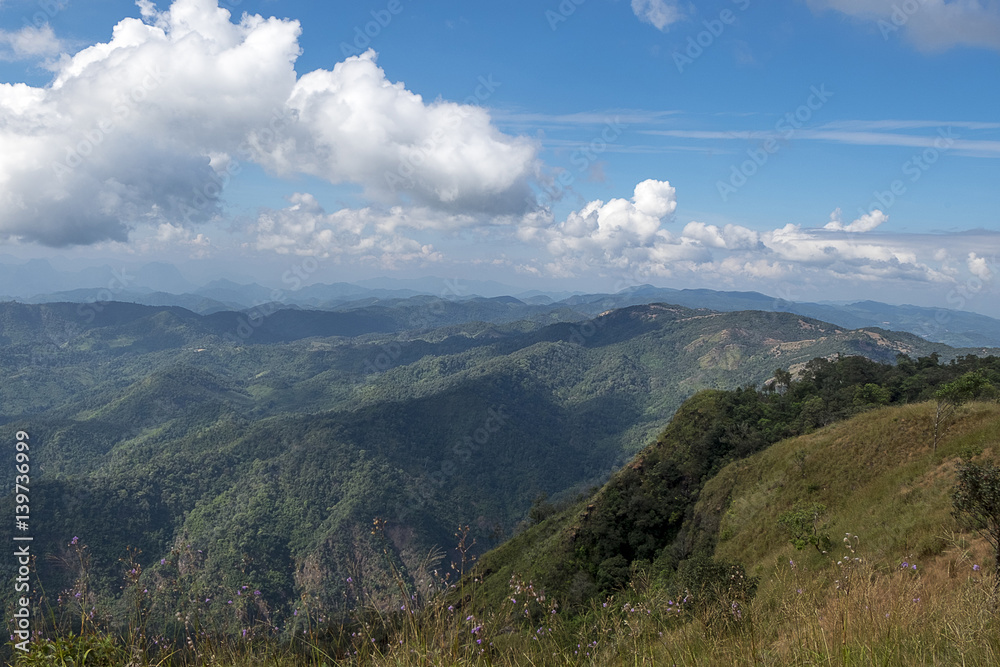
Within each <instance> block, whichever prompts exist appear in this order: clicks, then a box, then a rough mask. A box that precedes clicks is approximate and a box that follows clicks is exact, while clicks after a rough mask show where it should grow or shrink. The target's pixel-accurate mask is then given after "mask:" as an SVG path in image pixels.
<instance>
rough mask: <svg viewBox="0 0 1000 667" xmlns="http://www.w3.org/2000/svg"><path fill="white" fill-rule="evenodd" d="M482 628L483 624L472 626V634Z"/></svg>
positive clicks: (477, 632)
mask: <svg viewBox="0 0 1000 667" xmlns="http://www.w3.org/2000/svg"><path fill="white" fill-rule="evenodd" d="M482 629H483V626H481V625H477V626H476V627H474V628H472V634H474V635H476V634H479V631H480V630H482Z"/></svg>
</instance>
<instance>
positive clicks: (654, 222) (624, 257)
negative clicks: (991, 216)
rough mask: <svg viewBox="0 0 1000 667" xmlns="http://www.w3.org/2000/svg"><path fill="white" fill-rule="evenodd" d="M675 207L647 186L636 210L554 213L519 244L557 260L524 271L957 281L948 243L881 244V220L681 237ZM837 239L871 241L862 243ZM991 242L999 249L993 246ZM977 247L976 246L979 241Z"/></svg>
mask: <svg viewBox="0 0 1000 667" xmlns="http://www.w3.org/2000/svg"><path fill="white" fill-rule="evenodd" d="M676 207H677V199H676V192H675V191H674V188H673V187H671V186H670V184H669V183H667V182H665V181H644V182H643V183H640V184H639V185H638V186H636V189H635V194H634V196H633V197H632V199H631V201H629V200H624V199H613V200H611V201H609V202H607V203H605V202H602V201H593V202H590V203H589V204H587V205H586V206H584V207H583V208H582V209H580V210H577V211H574V212H572V213H570V214H569V215H568V216H566V218H565V219H564V220H562V221H561V222H556V221H554V220H553V217H552V215H551V213H550V212H548V211H545V212H540V213H536V214H534V215H533V216H530V217H525V218H524V219H523V220H522V225H521V228H520V230H519V234H518V236H519V238H521V239H522V240H523V241H526V242H529V243H534V244H540V245H543V246H544V247H545V248H546V250H547V251H548V254H549V255H550V256H551V259H550V260H541V262H540V263H535V264H531V263H529V264H528V265H526V266H523V267H521V270H522V271H525V272H529V273H548V274H550V275H553V276H559V277H572V276H581V275H594V274H597V275H605V276H615V275H618V276H621V275H623V274H627V275H630V276H644V277H655V276H669V277H678V276H681V275H684V274H687V275H689V276H691V277H697V279H698V280H705V279H707V278H714V279H716V280H720V281H722V282H725V283H729V284H732V285H734V286H739V285H740V281H741V280H747V279H750V280H763V281H766V280H774V279H778V278H790V277H793V276H794V277H796V279H797V280H802V279H806V278H808V279H809V280H812V281H815V282H817V283H822V281H824V280H831V279H832V280H838V281H849V282H871V281H888V280H891V281H906V282H909V283H930V284H951V283H954V282H955V280H956V271H955V270H954V269H953V268H952V267H951V266H949V265H948V257H946V256H941V255H940V252H939V251H940V248H941V244H942V240H941V239H940V238H939V237H932V236H927V237H906V236H905V235H898V234H896V235H887V234H877V233H875V230H876V229H877V228H878V227H879V226H880V225H882V224H883V223H885V222H886V220H888V216H886V215H885V214H884V213H883V212H882V211H879V210H875V211H872V212H871V213H869V214H865V215H863V216H861V217H860V218H858V219H857V220H854V221H852V222H851V223H848V224H844V223H843V222H842V221H841V213H840V210H839V209H838V210H836V211H834V212H833V214H831V216H830V222H829V223H827V224H826V226H825V227H822V228H818V227H812V228H809V227H803V226H802V225H800V224H787V225H784V226H782V227H779V228H776V229H771V230H766V231H756V230H752V229H749V228H747V227H743V226H740V225H734V224H727V225H721V226H720V225H712V224H706V223H703V222H697V221H692V222H689V223H687V224H686V225H685V226H684V227H683V229H682V230H681V232H680V234H675V233H671V232H670V231H669V230H668V229H667V226H668V223H670V222H671V221H672V219H673V217H674V215H675V211H676ZM832 232H852V233H857V234H861V233H864V234H865V236H864V241H859V240H858V238H857V237H854V236H848V235H845V234H840V233H838V234H834V233H832ZM952 241H954V239H950V241H949V242H952ZM989 242H990V243H992V244H997V243H998V241H997V238H996V237H994V236H991V237H990V241H989ZM968 243H970V244H973V247H976V245H977V244H976V242H975V241H972V240H970V241H969V242H968ZM979 247H982V246H981V245H980V246H979ZM974 259H975V258H973V259H970V264H969V266H970V271H973V272H974V273H975V272H976V271H979V274H977V275H985V274H983V270H985V264H984V263H983V262H982V261H981V260H979V261H973V260H974Z"/></svg>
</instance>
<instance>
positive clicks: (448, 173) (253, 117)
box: [0, 0, 536, 246]
mask: <svg viewBox="0 0 1000 667" xmlns="http://www.w3.org/2000/svg"><path fill="white" fill-rule="evenodd" d="M138 4H139V6H140V11H141V14H142V19H141V20H140V19H124V20H122V21H121V22H119V23H118V25H117V26H115V28H114V32H113V36H112V39H111V40H110V41H109V42H107V43H103V44H96V45H93V46H91V47H89V48H86V49H84V50H82V51H80V52H79V53H77V54H75V55H73V56H72V57H69V56H65V57H64V58H63V59H62V60H60V61H57V62H56V64H55V65H53V67H54V68H55V77H54V79H53V81H52V83H51V84H50V85H48V86H46V87H44V88H35V87H30V86H27V85H24V84H13V85H11V84H0V144H2V145H3V147H4V149H3V151H2V152H0V239H4V238H19V239H22V240H25V241H33V242H38V243H42V244H45V245H50V246H67V245H77V244H91V243H96V242H100V241H102V240H114V241H125V240H127V239H128V237H129V234H130V232H131V231H133V230H135V229H137V228H138V227H140V226H151V227H153V228H156V227H157V226H158V225H161V224H164V223H169V224H171V225H183V226H185V227H189V226H191V225H193V224H197V223H201V222H205V221H208V220H211V219H212V218H213V217H215V216H217V215H219V214H220V213H221V201H222V198H223V196H224V192H223V190H224V188H225V185H226V184H227V182H228V180H229V179H230V178H231V177H238V175H237V174H238V172H239V170H240V165H241V163H242V162H246V161H258V162H260V163H261V164H263V165H264V166H265V167H267V168H269V169H272V170H274V171H276V172H280V173H282V174H295V173H306V174H312V175H316V176H319V177H321V178H324V179H326V180H328V181H330V182H333V183H341V182H351V183H357V184H360V185H361V186H363V188H364V189H365V191H366V192H367V193H368V194H369V195H371V196H373V197H378V198H379V199H380V201H381V203H382V204H384V205H392V204H399V203H407V202H414V203H416V204H419V205H421V206H425V207H429V208H434V209H439V210H442V211H446V212H448V213H452V214H456V216H457V214H459V213H463V212H468V211H472V212H485V213H492V214H503V215H519V214H521V213H523V212H524V211H525V209H526V208H527V207H528V204H527V203H526V202H527V201H528V194H529V193H530V190H529V188H528V183H529V180H530V179H532V178H533V174H534V170H535V151H536V149H535V147H534V145H533V144H532V143H530V142H529V141H528V140H525V139H519V138H516V137H510V136H507V135H504V134H502V133H500V132H499V131H498V130H497V129H496V128H495V127H494V126H493V125H492V123H491V120H490V116H489V114H488V113H487V112H486V111H485V110H484V109H482V108H480V107H477V106H472V105H459V104H454V103H450V102H443V101H436V102H432V103H425V102H424V101H423V99H422V98H421V97H420V96H419V95H416V94H414V93H412V92H410V91H408V90H407V89H406V88H405V87H404V86H403V84H401V83H393V82H390V81H389V80H388V79H387V78H386V76H385V73H384V72H383V71H382V70H381V69H380V68H378V67H377V66H376V64H375V54H374V53H373V52H368V53H366V54H364V55H362V56H360V57H355V58H351V59H348V60H347V61H346V62H343V63H339V64H337V65H336V66H335V67H334V69H333V70H332V71H326V70H317V71H315V72H311V73H307V74H305V75H303V76H302V77H301V78H299V77H298V76H297V74H296V71H295V69H294V66H295V62H296V60H297V58H298V56H299V53H300V48H299V43H298V38H299V34H300V27H299V24H298V23H297V22H296V21H291V20H281V19H276V18H270V19H265V18H263V17H261V16H251V15H246V14H244V15H243V17H242V18H241V19H240V20H239V22H238V23H234V22H233V21H232V17H231V16H230V14H229V12H228V11H226V10H225V9H222V8H220V7H219V6H218V3H217V0H176V1H175V2H174V3H173V4H172V5H171V6H170V8H169V9H168V10H166V11H159V10H157V9H156V7H155V6H154V5H153V4H152V3H151V2H148V1H146V0H140V2H139V3H138ZM497 85H499V83H498V82H494V81H492V80H487V81H486V82H485V83H483V84H481V88H480V89H479V93H480V95H481V97H485V96H487V94H488V91H489V90H490V87H491V86H492V87H494V88H495V87H496V86H497ZM477 86H480V84H478V83H477ZM390 173H398V174H402V175H403V180H404V182H403V183H402V184H399V183H395V184H392V183H389V182H387V174H390ZM392 185H396V186H397V187H396V189H395V190H394V188H393V187H392ZM430 217H431V219H432V220H433V221H437V222H440V219H439V218H435V217H434V216H430ZM450 222H451V223H454V224H459V223H460V222H461V219H460V218H459V217H454V218H451V219H450ZM428 224H430V223H428Z"/></svg>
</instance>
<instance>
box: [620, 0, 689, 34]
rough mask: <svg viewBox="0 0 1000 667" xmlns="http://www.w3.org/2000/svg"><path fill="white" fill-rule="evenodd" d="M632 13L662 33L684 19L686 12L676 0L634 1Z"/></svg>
mask: <svg viewBox="0 0 1000 667" xmlns="http://www.w3.org/2000/svg"><path fill="white" fill-rule="evenodd" d="M632 11H633V12H634V13H635V15H636V16H637V17H639V20H641V21H642V22H643V23H648V24H650V25H651V26H653V27H655V28H656V29H657V30H660V31H662V32H666V31H667V30H668V29H669V28H670V26H671V25H673V24H674V23H677V22H678V21H680V20H681V19H682V18H684V12H683V11H681V8H680V4H679V3H678V2H677V1H676V0H632Z"/></svg>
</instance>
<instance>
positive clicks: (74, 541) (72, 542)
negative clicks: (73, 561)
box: [69, 536, 80, 544]
mask: <svg viewBox="0 0 1000 667" xmlns="http://www.w3.org/2000/svg"><path fill="white" fill-rule="evenodd" d="M79 541H80V538H79V537H76V536H74V537H73V539H72V540H70V541H69V543H70V544H76V543H77V542H79Z"/></svg>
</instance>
